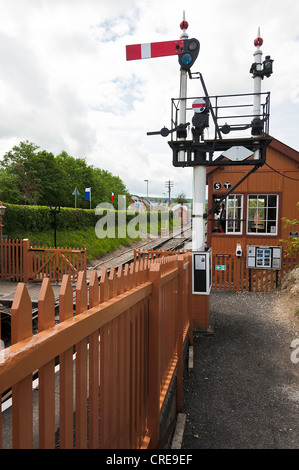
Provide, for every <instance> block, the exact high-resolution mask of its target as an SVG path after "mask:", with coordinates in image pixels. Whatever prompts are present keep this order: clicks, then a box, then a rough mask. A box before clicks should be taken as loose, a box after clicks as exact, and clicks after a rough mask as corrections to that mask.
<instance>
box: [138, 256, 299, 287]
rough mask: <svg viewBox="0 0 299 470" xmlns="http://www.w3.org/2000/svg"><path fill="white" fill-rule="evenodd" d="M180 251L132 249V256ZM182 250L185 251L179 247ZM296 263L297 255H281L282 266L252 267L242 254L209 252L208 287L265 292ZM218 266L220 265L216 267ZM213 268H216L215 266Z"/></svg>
mask: <svg viewBox="0 0 299 470" xmlns="http://www.w3.org/2000/svg"><path fill="white" fill-rule="evenodd" d="M179 253H181V252H180V251H175V252H172V251H166V250H144V249H139V248H137V249H135V250H134V260H135V262H137V261H138V260H143V259H144V260H145V259H159V258H163V257H168V256H173V255H177V254H179ZM182 253H186V251H182ZM298 264H299V258H298V255H293V256H289V257H283V258H282V267H281V269H280V270H276V269H252V268H250V269H249V268H247V267H246V258H245V257H238V256H235V255H226V256H224V255H221V256H216V255H213V264H212V289H214V290H223V291H226V290H232V291H250V292H267V291H269V290H272V289H274V288H276V287H277V286H278V285H279V282H280V281H281V279H283V277H284V276H285V275H286V274H287V273H288V272H289V271H290V270H291V269H293V268H294V267H295V266H296V265H298ZM219 266H221V269H220V268H219ZM216 268H217V269H216Z"/></svg>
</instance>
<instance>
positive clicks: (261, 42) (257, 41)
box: [254, 37, 264, 47]
mask: <svg viewBox="0 0 299 470" xmlns="http://www.w3.org/2000/svg"><path fill="white" fill-rule="evenodd" d="M263 42H264V41H263V39H262V38H260V37H258V38H256V39H255V40H254V45H255V47H258V46H262V45H263Z"/></svg>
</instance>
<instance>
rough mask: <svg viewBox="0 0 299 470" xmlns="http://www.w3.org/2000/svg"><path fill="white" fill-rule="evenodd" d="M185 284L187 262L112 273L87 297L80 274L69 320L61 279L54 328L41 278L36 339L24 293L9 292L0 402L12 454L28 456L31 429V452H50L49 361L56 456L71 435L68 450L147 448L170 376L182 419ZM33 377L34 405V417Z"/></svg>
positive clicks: (179, 259) (153, 441)
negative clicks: (8, 405)
mask: <svg viewBox="0 0 299 470" xmlns="http://www.w3.org/2000/svg"><path fill="white" fill-rule="evenodd" d="M188 276H189V257H188V255H185V256H183V255H182V256H175V257H173V258H168V259H165V258H164V259H160V260H157V262H143V261H141V262H140V263H139V262H138V263H136V264H135V265H134V264H133V263H132V264H131V266H130V267H129V266H128V265H126V266H125V268H124V269H123V268H122V267H120V268H119V269H118V271H117V272H116V270H115V268H112V269H111V271H110V274H109V277H108V275H107V271H106V270H105V269H104V270H103V271H102V275H101V281H100V286H99V283H98V279H97V274H96V271H93V273H92V276H91V279H90V283H89V289H88V287H87V284H86V277H85V273H84V272H80V273H79V277H78V281H77V288H76V308H75V312H73V293H72V287H71V282H70V275H64V276H63V280H62V285H61V290H60V295H59V323H57V324H55V310H54V295H53V290H52V287H51V284H50V280H49V279H44V280H43V282H42V287H41V292H40V297H39V301H38V333H37V334H35V335H32V306H31V301H30V298H29V295H28V292H27V289H26V286H25V284H23V283H20V284H18V286H17V291H16V294H15V298H14V301H13V305H12V309H11V313H12V315H11V328H12V345H11V346H10V347H8V348H6V349H3V350H2V351H1V352H0V393H3V392H4V391H7V390H8V389H9V388H10V387H12V446H13V448H31V447H32V446H33V439H34V436H35V433H36V428H38V441H39V447H40V448H53V447H54V446H55V414H56V413H57V409H56V408H55V372H54V366H55V358H56V363H57V361H58V363H59V367H60V371H59V390H58V393H59V400H60V405H59V446H60V447H61V448H72V447H73V433H75V447H76V448H86V447H89V448H98V447H100V448H103V449H104V448H110V449H117V448H119V449H121V448H129V449H133V448H156V447H157V445H158V442H159V439H160V438H161V436H160V435H159V432H160V428H159V422H160V417H161V413H162V409H163V404H164V401H165V397H166V395H167V391H168V389H169V385H170V383H171V381H172V379H173V377H174V376H175V375H176V379H177V380H176V382H177V397H176V399H177V411H181V410H182V393H183V392H182V390H183V388H182V380H183V344H184V341H185V339H186V336H187V334H188V332H189V337H190V340H191V341H192V332H190V322H189V316H188V314H189V299H190V296H189V295H188V284H189V279H188ZM88 345H89V349H88ZM74 351H75V353H76V354H75V356H74ZM74 366H75V384H73V373H74ZM36 371H37V372H38V380H39V385H38V394H39V405H38V411H36V410H35V412H34V413H33V411H34V410H33V405H32V394H33V392H32V374H33V373H34V372H36ZM99 391H100V393H99ZM74 398H75V405H73V401H74ZM0 416H1V415H0ZM33 416H38V423H36V422H35V420H34V419H33ZM74 416H75V425H74V424H73V417H74ZM87 423H88V424H87ZM74 426H75V430H74ZM0 430H1V422H0ZM0 442H1V436H0ZM56 445H57V442H56Z"/></svg>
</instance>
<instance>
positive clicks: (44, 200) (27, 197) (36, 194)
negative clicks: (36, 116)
mask: <svg viewBox="0 0 299 470" xmlns="http://www.w3.org/2000/svg"><path fill="white" fill-rule="evenodd" d="M76 187H77V188H78V190H79V193H80V196H79V197H78V198H77V207H82V208H86V209H89V207H90V202H89V201H85V200H84V194H85V188H90V187H91V188H92V192H91V194H92V198H91V203H92V207H96V206H97V204H99V203H101V202H110V201H111V193H112V192H113V193H114V202H113V203H114V205H115V207H117V198H118V195H119V194H124V195H125V196H126V197H127V199H128V197H129V195H128V191H127V189H126V187H125V185H124V183H123V181H122V180H121V179H120V178H119V177H118V176H114V175H112V174H111V173H110V172H109V171H106V170H101V169H99V168H94V167H93V166H92V165H88V164H87V163H86V159H85V158H74V157H72V156H70V155H68V153H67V152H65V151H62V152H61V153H60V154H59V155H58V156H56V157H55V156H54V155H53V154H52V153H49V152H47V151H46V150H43V151H41V150H40V149H39V147H38V146H37V145H36V144H34V143H32V142H29V141H28V140H26V141H24V142H21V143H20V144H19V145H18V146H15V147H13V149H12V150H10V151H9V152H7V153H6V154H5V155H4V157H3V161H2V162H0V200H2V201H6V202H11V203H14V204H37V205H52V204H55V205H56V204H60V205H61V206H65V207H74V196H73V191H74V189H75V188H76Z"/></svg>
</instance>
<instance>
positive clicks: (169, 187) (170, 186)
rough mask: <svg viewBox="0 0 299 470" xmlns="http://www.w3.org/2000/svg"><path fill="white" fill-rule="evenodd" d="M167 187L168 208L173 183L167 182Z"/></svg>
mask: <svg viewBox="0 0 299 470" xmlns="http://www.w3.org/2000/svg"><path fill="white" fill-rule="evenodd" d="M165 187H166V188H167V189H168V206H170V192H171V188H172V187H173V181H165Z"/></svg>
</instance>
